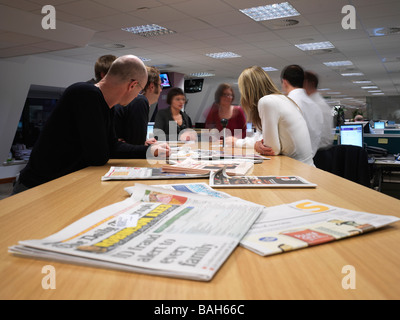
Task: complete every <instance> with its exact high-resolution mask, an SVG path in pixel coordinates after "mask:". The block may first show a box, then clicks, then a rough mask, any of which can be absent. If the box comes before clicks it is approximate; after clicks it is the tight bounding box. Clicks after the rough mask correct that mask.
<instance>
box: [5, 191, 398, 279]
mask: <svg viewBox="0 0 400 320" xmlns="http://www.w3.org/2000/svg"><path fill="white" fill-rule="evenodd" d="M125 190H126V192H128V193H129V194H130V195H131V197H130V198H128V199H126V200H124V201H122V202H118V203H115V204H113V205H110V206H108V207H105V208H103V209H100V210H98V211H96V212H93V213H91V214H89V215H88V216H86V217H84V218H82V219H80V220H78V221H77V222H75V223H73V224H71V225H70V226H68V227H66V228H65V229H63V230H61V231H60V232H58V233H56V234H53V235H51V236H49V237H47V238H45V239H42V240H27V241H21V242H20V243H19V245H16V246H13V247H10V248H9V251H10V252H11V253H13V254H15V255H20V256H26V257H32V258H44V259H50V260H56V261H63V262H68V263H79V264H84V265H90V266H96V267H105V268H113V269H118V270H125V271H133V272H139V273H147V274H153V275H162V276H169V277H178V278H187V279H193V280H202V281H209V280H211V279H212V278H213V276H214V275H215V273H216V272H217V271H218V269H219V268H220V267H221V265H222V264H223V263H224V261H225V260H226V259H227V258H228V257H229V255H230V254H231V253H232V251H233V250H234V249H235V248H236V247H237V245H238V244H239V243H240V245H241V246H243V247H244V248H247V249H249V250H251V251H253V252H255V253H257V254H259V255H262V256H268V255H273V254H277V253H282V252H286V251H291V250H296V249H301V248H306V247H309V246H313V245H319V244H323V243H327V242H330V241H335V240H340V239H344V238H347V237H351V236H356V235H360V234H362V233H365V232H369V231H373V230H376V229H378V228H381V227H384V226H386V225H388V224H391V223H394V222H396V221H399V220H400V219H399V218H397V217H394V216H388V215H380V214H372V213H366V212H357V211H352V210H348V209H343V208H338V207H334V206H331V205H327V204H324V203H319V202H315V201H312V200H301V201H297V202H293V203H290V204H282V205H278V206H274V207H268V208H266V207H264V206H260V205H257V204H254V203H252V202H248V201H245V200H242V199H240V198H236V197H232V196H230V195H229V194H226V193H223V192H220V191H216V190H214V189H212V188H211V187H210V186H208V185H207V184H205V183H189V184H172V185H160V186H146V185H142V184H136V185H135V186H133V187H128V188H125Z"/></svg>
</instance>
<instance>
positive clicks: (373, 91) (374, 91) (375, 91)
mask: <svg viewBox="0 0 400 320" xmlns="http://www.w3.org/2000/svg"><path fill="white" fill-rule="evenodd" d="M368 92H370V93H377V92H382V90H370V91H368Z"/></svg>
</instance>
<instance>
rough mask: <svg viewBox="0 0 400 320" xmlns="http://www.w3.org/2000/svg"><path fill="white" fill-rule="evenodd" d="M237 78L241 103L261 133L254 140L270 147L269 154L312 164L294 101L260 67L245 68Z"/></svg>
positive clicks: (301, 119)
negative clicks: (260, 135) (260, 136)
mask: <svg viewBox="0 0 400 320" xmlns="http://www.w3.org/2000/svg"><path fill="white" fill-rule="evenodd" d="M238 82H239V90H240V93H241V100H240V101H241V105H242V107H243V109H244V110H245V112H246V114H247V116H248V119H249V121H250V122H252V123H253V124H254V126H255V127H256V128H257V129H258V130H259V131H260V132H261V133H262V140H261V141H259V142H258V143H261V144H263V145H264V146H266V147H269V148H271V149H272V152H271V153H270V155H280V154H282V155H285V156H288V157H291V158H294V159H297V160H299V161H301V162H304V163H306V164H309V165H312V166H314V163H313V153H312V148H311V140H310V134H309V132H308V128H307V124H306V122H305V120H304V118H303V116H302V113H301V111H300V109H299V107H298V106H297V105H296V103H294V102H293V100H291V99H290V98H288V97H286V96H285V95H283V94H282V93H281V92H280V91H279V90H278V88H277V87H276V85H275V84H274V83H273V82H272V80H271V79H270V77H269V76H268V74H267V73H266V72H265V71H264V70H263V69H262V68H261V67H258V66H253V67H250V68H247V69H245V70H244V71H243V72H242V73H241V74H240V76H239V80H238Z"/></svg>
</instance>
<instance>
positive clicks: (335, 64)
mask: <svg viewBox="0 0 400 320" xmlns="http://www.w3.org/2000/svg"><path fill="white" fill-rule="evenodd" d="M324 65H326V66H327V67H342V66H352V65H353V62H351V61H348V60H346V61H331V62H324Z"/></svg>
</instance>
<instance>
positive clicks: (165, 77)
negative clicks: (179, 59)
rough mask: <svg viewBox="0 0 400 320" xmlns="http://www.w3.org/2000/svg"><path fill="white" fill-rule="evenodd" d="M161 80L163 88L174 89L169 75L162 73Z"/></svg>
mask: <svg viewBox="0 0 400 320" xmlns="http://www.w3.org/2000/svg"><path fill="white" fill-rule="evenodd" d="M160 79H161V85H162V86H163V88H171V87H172V83H171V81H170V79H169V75H168V73H166V72H161V73H160Z"/></svg>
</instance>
